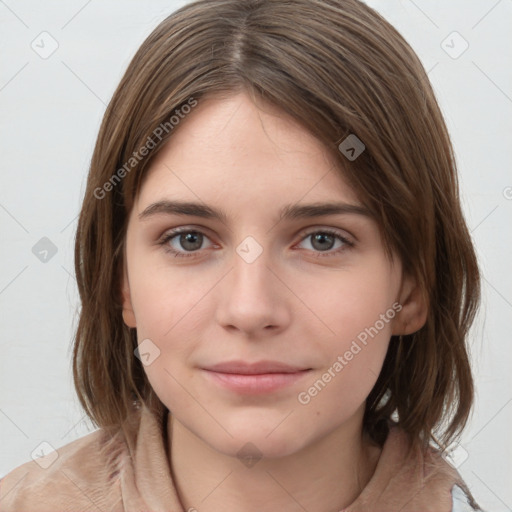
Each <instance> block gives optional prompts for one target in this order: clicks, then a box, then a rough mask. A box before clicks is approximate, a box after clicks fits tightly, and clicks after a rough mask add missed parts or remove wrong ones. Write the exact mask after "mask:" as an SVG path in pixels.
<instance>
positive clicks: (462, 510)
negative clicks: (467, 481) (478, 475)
mask: <svg viewBox="0 0 512 512" xmlns="http://www.w3.org/2000/svg"><path fill="white" fill-rule="evenodd" d="M452 512H482V509H481V508H480V507H479V506H478V505H477V504H476V503H474V502H473V500H472V498H471V497H470V496H468V494H467V493H466V491H465V490H464V489H463V488H462V487H460V486H459V485H457V484H455V485H454V486H453V487H452Z"/></svg>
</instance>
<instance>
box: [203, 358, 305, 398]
mask: <svg viewBox="0 0 512 512" xmlns="http://www.w3.org/2000/svg"><path fill="white" fill-rule="evenodd" d="M202 371H203V373H204V375H205V376H206V378H207V379H208V380H209V382H212V383H215V384H216V385H218V386H221V387H222V388H224V389H228V390H231V391H233V392H236V393H239V394H253V395H254V394H262V393H270V392H275V391H278V390H280V389H283V388H286V387H289V386H290V385H292V384H294V383H296V382H297V381H299V380H300V379H303V378H304V377H305V376H306V375H308V374H309V373H310V372H311V371H312V368H301V367H298V366H291V365H288V364H285V363H281V362H276V361H260V362H257V363H246V362H244V361H231V362H225V363H219V364H217V365H213V366H209V367H207V368H202Z"/></svg>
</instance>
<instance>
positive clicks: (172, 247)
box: [158, 228, 354, 258]
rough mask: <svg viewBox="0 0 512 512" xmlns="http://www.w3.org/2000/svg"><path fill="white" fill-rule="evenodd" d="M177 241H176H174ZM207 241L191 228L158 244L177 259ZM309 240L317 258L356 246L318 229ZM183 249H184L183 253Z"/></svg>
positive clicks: (337, 234)
mask: <svg viewBox="0 0 512 512" xmlns="http://www.w3.org/2000/svg"><path fill="white" fill-rule="evenodd" d="M174 239H176V240H174ZM205 239H208V240H209V238H208V237H207V236H206V235H205V234H204V233H203V232H201V231H199V230H196V229H190V228H176V229H173V230H171V231H168V232H167V233H165V235H164V236H163V237H162V238H161V239H160V241H159V242H158V244H159V245H161V246H163V247H164V250H165V251H166V252H168V253H170V254H174V256H175V257H184V258H188V257H193V256H195V253H197V252H198V251H199V250H200V249H201V247H202V245H203V242H204V240H205ZM307 239H311V240H312V243H311V245H312V247H313V249H311V250H312V251H313V252H315V253H316V254H315V257H324V256H334V255H337V254H339V253H340V252H342V251H345V250H347V249H349V248H351V247H353V246H354V243H353V242H351V241H350V240H348V239H347V238H346V237H345V236H344V235H343V234H341V233H340V232H338V231H335V230H332V229H316V230H315V231H310V232H309V233H306V234H305V235H304V236H303V237H302V239H301V242H304V241H305V240H307ZM336 240H338V241H339V242H340V246H338V247H337V248H336V250H334V251H333V250H332V248H333V244H335V242H336ZM181 249H184V251H182V250H181Z"/></svg>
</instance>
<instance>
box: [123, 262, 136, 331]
mask: <svg viewBox="0 0 512 512" xmlns="http://www.w3.org/2000/svg"><path fill="white" fill-rule="evenodd" d="M121 295H122V298H123V321H124V323H125V324H126V325H127V326H128V327H137V322H136V321H135V313H134V312H133V306H132V299H131V294H130V283H129V281H128V274H127V272H126V262H125V264H124V265H123V277H122V282H121Z"/></svg>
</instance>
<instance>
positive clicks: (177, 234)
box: [158, 228, 208, 258]
mask: <svg viewBox="0 0 512 512" xmlns="http://www.w3.org/2000/svg"><path fill="white" fill-rule="evenodd" d="M174 238H176V241H175V242H176V244H179V246H181V247H182V248H184V249H185V252H181V251H179V250H177V249H176V245H175V246H173V245H172V243H169V242H171V241H173V239H174ZM205 238H208V237H206V235H205V234H204V233H202V232H201V231H197V230H193V229H187V228H178V229H173V230H172V231H169V232H167V233H166V234H165V235H164V237H163V238H162V239H161V240H160V241H159V242H158V243H159V244H160V245H162V246H163V247H164V249H165V251H166V252H168V253H170V254H174V256H177V257H185V258H187V257H190V256H194V252H197V250H198V249H200V248H201V245H202V243H203V240H204V239H205ZM187 252H189V253H191V254H187Z"/></svg>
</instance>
